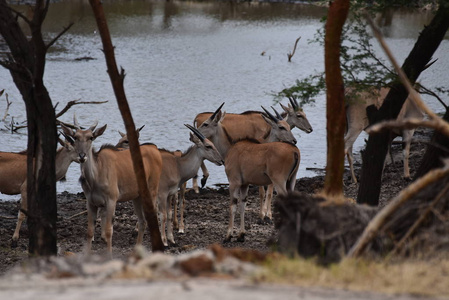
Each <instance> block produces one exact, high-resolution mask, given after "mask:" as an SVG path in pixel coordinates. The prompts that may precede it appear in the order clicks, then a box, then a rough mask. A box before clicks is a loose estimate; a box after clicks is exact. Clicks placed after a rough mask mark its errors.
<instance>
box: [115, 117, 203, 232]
mask: <svg viewBox="0 0 449 300" xmlns="http://www.w3.org/2000/svg"><path fill="white" fill-rule="evenodd" d="M144 126H145V125H143V126H142V127H140V128H139V129H137V130H136V132H137V137H139V133H140V131H141V130H142V128H143V127H144ZM119 134H120V136H121V138H120V140H119V141H118V143H117V144H116V145H115V147H117V148H120V149H129V140H128V135H127V134H126V133H123V132H121V131H119ZM159 150H161V149H159ZM162 153H167V151H165V150H164V149H162V151H161V154H162ZM170 153H172V154H173V155H175V156H182V151H180V150H176V151H173V152H170ZM163 166H164V164H163V165H162V167H163ZM197 171H198V168H197ZM186 184H187V182H184V183H183V184H182V185H181V187H180V189H179V196H178V195H175V196H174V198H173V202H174V211H173V215H174V216H175V217H174V218H173V227H174V228H176V229H178V230H179V233H184V230H185V225H184V209H185V193H186ZM178 200H179V205H180V220H179V223H178ZM138 229H139V222H137V224H136V231H138Z"/></svg>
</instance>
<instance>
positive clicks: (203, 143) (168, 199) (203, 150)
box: [158, 124, 223, 246]
mask: <svg viewBox="0 0 449 300" xmlns="http://www.w3.org/2000/svg"><path fill="white" fill-rule="evenodd" d="M185 126H186V127H188V128H189V129H190V130H192V132H193V133H194V135H192V133H191V134H190V140H191V141H192V142H193V143H194V144H195V145H193V146H192V147H190V148H189V149H188V150H187V151H185V152H184V153H182V155H181V156H179V155H175V154H174V153H173V152H170V151H167V150H164V149H159V151H160V153H161V156H162V174H161V180H160V183H159V193H158V203H159V218H160V220H161V237H162V241H163V243H164V245H165V246H168V243H167V238H168V242H170V243H171V244H175V240H174V238H173V225H172V216H173V214H172V205H171V203H173V202H174V201H176V196H177V194H178V188H180V187H181V186H182V185H183V184H184V183H185V182H186V181H187V180H189V179H190V178H192V177H193V176H195V174H196V173H197V172H198V169H199V167H200V165H201V163H202V162H203V160H204V159H207V160H209V161H211V162H213V163H214V164H216V165H217V166H221V165H222V164H223V159H222V158H221V155H220V154H219V153H218V151H217V149H216V148H215V146H214V144H213V143H212V142H211V141H209V140H208V139H206V138H205V137H204V136H203V135H202V134H201V133H200V132H199V131H198V130H197V129H196V128H193V127H192V126H191V125H187V124H186V125H185ZM180 207H181V216H183V213H182V212H183V208H184V206H183V203H182V202H181V203H180ZM167 219H168V222H167ZM166 223H167V235H166V234H165V227H166ZM181 224H182V226H183V218H181Z"/></svg>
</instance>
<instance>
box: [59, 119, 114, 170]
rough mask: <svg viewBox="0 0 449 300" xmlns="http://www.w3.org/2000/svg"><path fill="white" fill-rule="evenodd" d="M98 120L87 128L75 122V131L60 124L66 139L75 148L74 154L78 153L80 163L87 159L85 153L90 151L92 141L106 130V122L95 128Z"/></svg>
mask: <svg viewBox="0 0 449 300" xmlns="http://www.w3.org/2000/svg"><path fill="white" fill-rule="evenodd" d="M97 124H98V121H97V122H95V124H93V125H92V126H90V127H89V128H88V129H86V130H83V129H81V127H80V126H79V125H78V123H76V122H75V126H76V127H77V129H76V131H73V130H72V129H70V128H68V127H66V126H64V125H61V127H62V130H63V132H64V136H65V138H66V140H67V141H68V142H69V143H70V144H71V145H72V146H73V147H74V148H75V151H76V154H77V155H78V159H79V162H80V163H85V162H86V160H87V155H88V154H89V153H90V151H92V142H93V141H94V140H95V139H96V138H97V137H99V136H100V135H102V134H103V133H104V131H105V130H106V126H107V124H105V125H104V126H103V127H100V128H98V129H95V128H96V127H97Z"/></svg>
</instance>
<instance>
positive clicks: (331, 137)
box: [324, 0, 349, 197]
mask: <svg viewBox="0 0 449 300" xmlns="http://www.w3.org/2000/svg"><path fill="white" fill-rule="evenodd" d="M348 11H349V0H337V1H334V2H331V3H330V7H329V13H328V18H327V22H326V36H325V40H324V49H325V55H324V61H325V71H326V88H327V101H326V119H327V163H326V177H325V182H324V192H325V193H326V194H327V195H329V196H336V197H339V196H343V171H344V157H345V154H344V134H345V129H346V118H345V115H346V114H345V101H344V86H343V77H342V76H341V68H340V45H341V32H342V28H343V24H344V23H345V21H346V17H347V15H348Z"/></svg>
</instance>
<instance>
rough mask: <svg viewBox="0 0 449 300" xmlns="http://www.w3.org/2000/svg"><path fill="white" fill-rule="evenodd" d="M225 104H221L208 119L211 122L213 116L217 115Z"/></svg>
mask: <svg viewBox="0 0 449 300" xmlns="http://www.w3.org/2000/svg"><path fill="white" fill-rule="evenodd" d="M224 104H225V103H224V102H223V103H222V104H221V105H220V107H219V108H217V110H216V111H215V112H214V113H213V114H212V116H211V117H210V118H211V120H213V119H214V118H215V116H216V115H217V114H218V112H219V111H220V109H221V108H222V107H223V105H224Z"/></svg>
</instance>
